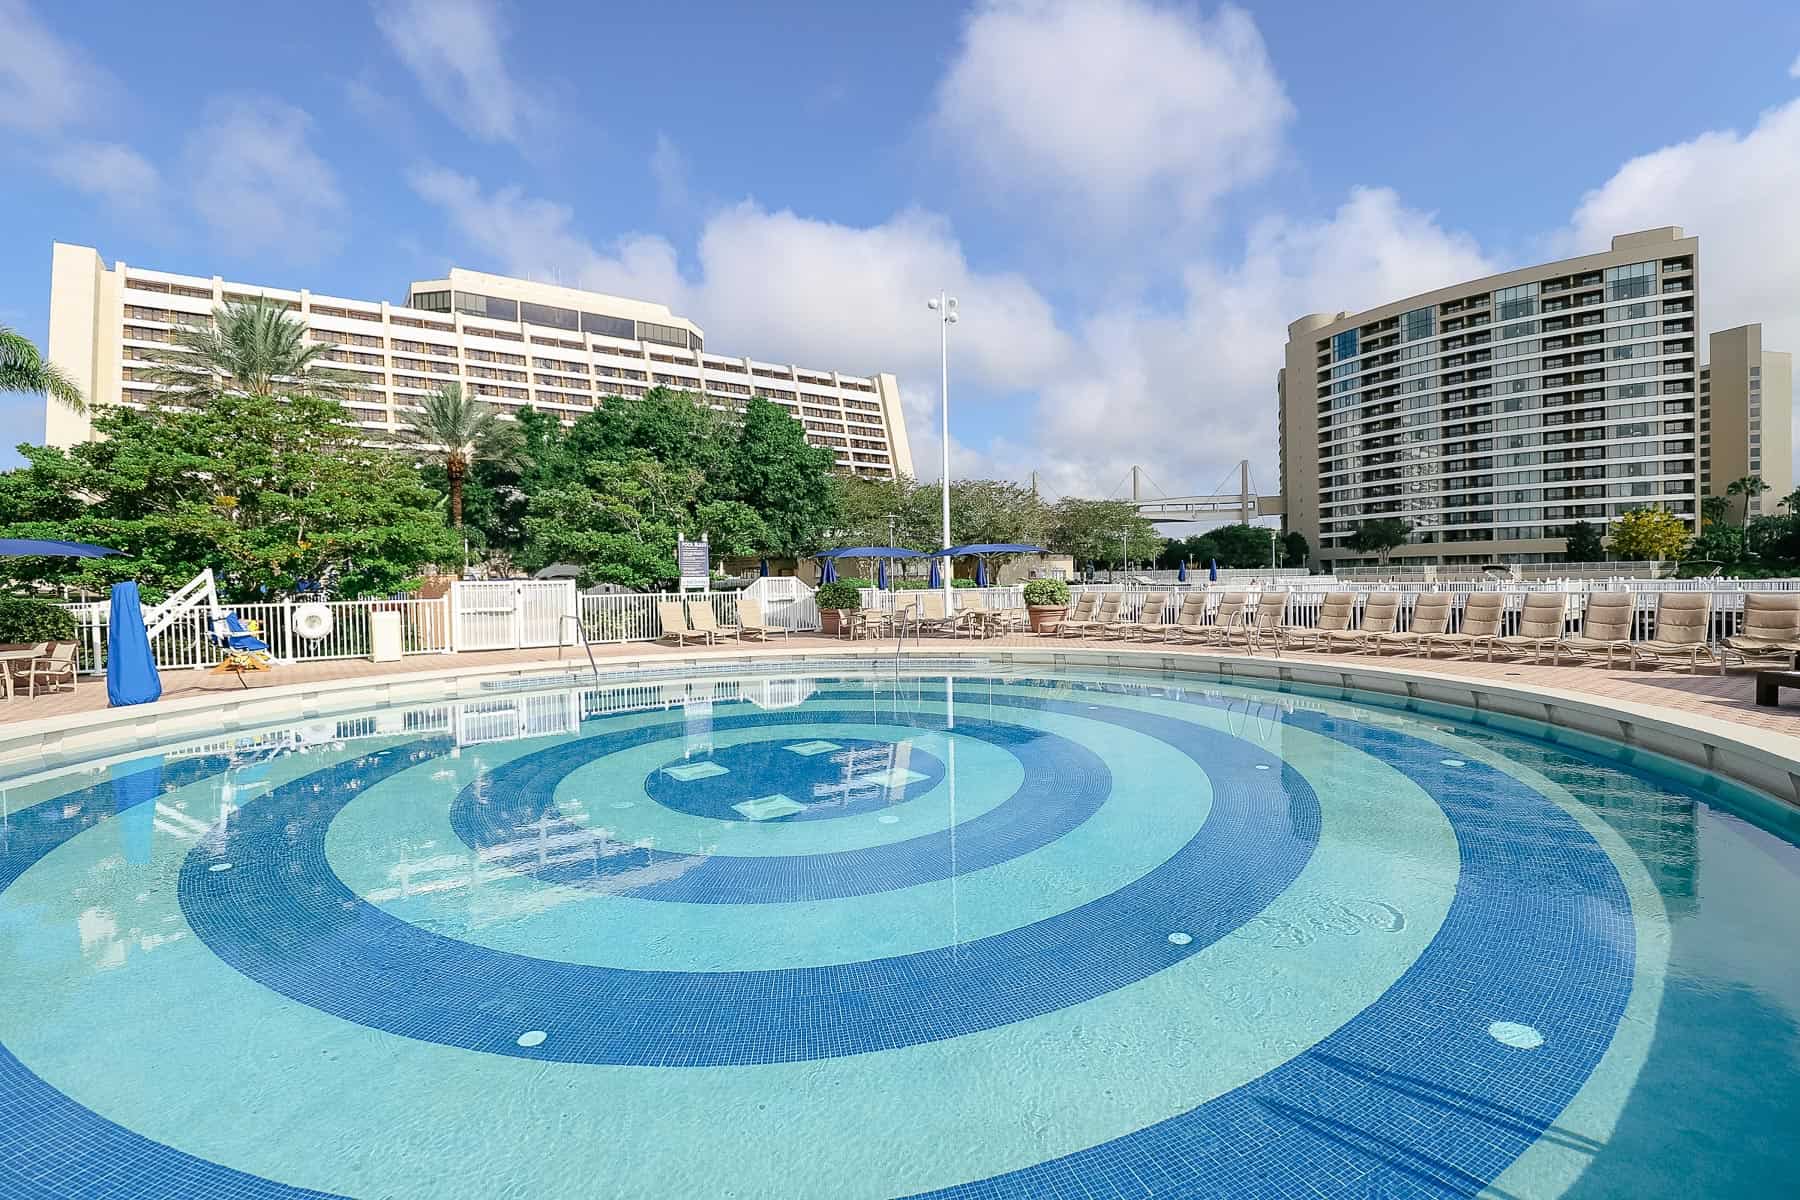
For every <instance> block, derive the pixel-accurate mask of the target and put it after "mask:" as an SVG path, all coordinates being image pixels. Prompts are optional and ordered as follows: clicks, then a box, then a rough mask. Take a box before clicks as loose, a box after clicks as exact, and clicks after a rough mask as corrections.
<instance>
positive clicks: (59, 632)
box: [0, 596, 75, 642]
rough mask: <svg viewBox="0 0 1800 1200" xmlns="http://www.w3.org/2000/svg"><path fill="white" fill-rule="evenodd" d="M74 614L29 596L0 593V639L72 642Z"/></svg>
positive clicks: (0, 640) (1, 640)
mask: <svg viewBox="0 0 1800 1200" xmlns="http://www.w3.org/2000/svg"><path fill="white" fill-rule="evenodd" d="M74 640H75V618H74V616H73V615H71V614H70V613H69V611H68V610H67V609H65V608H61V607H59V606H58V605H55V604H51V603H50V602H49V601H47V600H35V599H33V598H31V597H30V596H0V642H72V641H74Z"/></svg>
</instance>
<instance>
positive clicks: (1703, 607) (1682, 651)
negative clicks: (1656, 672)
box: [1631, 592, 1725, 675]
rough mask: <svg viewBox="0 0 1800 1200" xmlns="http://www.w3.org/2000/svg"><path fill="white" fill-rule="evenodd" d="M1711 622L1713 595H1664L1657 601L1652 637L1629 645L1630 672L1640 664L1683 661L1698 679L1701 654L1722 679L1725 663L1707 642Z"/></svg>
mask: <svg viewBox="0 0 1800 1200" xmlns="http://www.w3.org/2000/svg"><path fill="white" fill-rule="evenodd" d="M1711 622H1712V593H1710V592H1664V593H1663V594H1662V595H1660V596H1658V597H1657V598H1656V628H1655V630H1654V636H1652V637H1650V638H1648V639H1646V640H1645V641H1641V642H1633V643H1631V669H1632V670H1634V671H1635V670H1637V665H1638V662H1639V661H1640V660H1643V661H1647V662H1649V663H1650V664H1651V665H1652V666H1655V665H1657V664H1659V663H1663V662H1671V663H1679V662H1682V661H1683V660H1685V661H1686V662H1687V664H1688V670H1690V671H1692V672H1693V673H1694V674H1696V675H1698V674H1699V673H1700V656H1701V655H1703V654H1704V655H1705V656H1706V657H1707V658H1709V659H1711V660H1712V661H1713V662H1715V663H1717V664H1718V667H1719V674H1721V675H1723V674H1724V673H1725V663H1724V660H1722V659H1720V657H1719V655H1718V652H1717V651H1715V650H1714V649H1713V648H1712V647H1711V646H1710V645H1708V644H1707V641H1706V634H1707V626H1708V625H1709V624H1710V623H1711Z"/></svg>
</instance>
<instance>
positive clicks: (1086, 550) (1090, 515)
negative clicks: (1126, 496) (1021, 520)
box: [1045, 496, 1162, 567]
mask: <svg viewBox="0 0 1800 1200" xmlns="http://www.w3.org/2000/svg"><path fill="white" fill-rule="evenodd" d="M1048 516H1049V521H1048V528H1047V529H1046V533H1045V542H1046V545H1047V546H1048V547H1049V549H1051V550H1053V551H1055V552H1056V553H1058V554H1068V555H1072V556H1073V557H1074V558H1075V561H1076V563H1077V565H1080V564H1082V563H1090V562H1092V563H1101V564H1105V565H1107V566H1113V567H1118V566H1123V565H1124V563H1123V560H1122V558H1121V554H1123V555H1124V556H1125V557H1128V558H1130V559H1131V560H1132V561H1137V562H1152V561H1154V560H1155V558H1156V553H1157V550H1158V549H1159V548H1160V546H1161V544H1162V539H1161V538H1160V537H1159V536H1158V535H1157V532H1156V526H1155V525H1152V524H1151V523H1150V522H1149V521H1146V520H1145V519H1144V518H1143V517H1141V516H1139V515H1138V511H1137V506H1136V505H1135V504H1133V503H1132V502H1131V501H1129V500H1083V499H1080V498H1078V497H1074V496H1065V497H1063V499H1061V500H1059V501H1057V502H1056V504H1055V505H1054V506H1052V508H1051V509H1050V512H1049V514H1048Z"/></svg>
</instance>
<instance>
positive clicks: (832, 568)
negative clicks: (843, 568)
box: [819, 558, 837, 583]
mask: <svg viewBox="0 0 1800 1200" xmlns="http://www.w3.org/2000/svg"><path fill="white" fill-rule="evenodd" d="M819 582H820V583H836V582H837V564H835V563H833V562H832V561H831V560H830V559H829V558H828V559H826V560H825V569H824V570H823V571H821V572H819Z"/></svg>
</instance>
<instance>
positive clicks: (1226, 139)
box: [933, 0, 1292, 229]
mask: <svg viewBox="0 0 1800 1200" xmlns="http://www.w3.org/2000/svg"><path fill="white" fill-rule="evenodd" d="M1291 114H1292V108H1291V106H1290V105H1289V103H1288V100H1287V97H1286V95H1285V93H1284V92H1283V90H1282V87H1281V82H1280V80H1279V79H1277V78H1276V76H1275V73H1274V70H1273V69H1272V68H1271V66H1270V64H1269V59H1268V54H1267V52H1266V50H1265V49H1264V46H1263V41H1262V37H1261V35H1260V34H1259V33H1258V32H1257V29H1256V23H1255V22H1254V21H1253V20H1252V19H1251V18H1250V16H1249V15H1248V14H1246V13H1244V12H1242V11H1240V10H1238V9H1235V8H1231V7H1226V8H1223V9H1221V10H1220V11H1219V13H1218V14H1217V15H1216V16H1215V17H1214V18H1213V19H1211V20H1207V19H1205V18H1204V17H1202V16H1200V15H1199V14H1197V13H1195V12H1193V11H1191V10H1189V9H1187V8H1185V7H1181V8H1177V7H1170V6H1165V5H1161V4H1156V3H1150V2H1148V0H989V2H988V3H986V4H984V5H983V6H982V7H981V8H980V9H978V10H977V11H976V12H975V13H974V14H973V15H972V16H971V17H970V18H969V21H968V24H967V26H966V27H965V29H964V34H963V42H962V45H961V48H960V50H959V52H958V54H957V57H956V59H955V60H954V61H953V62H952V64H951V66H950V69H949V71H948V72H947V74H946V75H945V77H944V79H943V81H942V83H941V84H940V85H939V88H938V94H937V104H936V112H935V115H934V117H933V122H934V125H935V127H936V129H937V130H938V132H939V133H940V134H941V135H943V137H944V138H945V139H946V140H947V141H948V143H949V144H950V145H951V147H952V148H953V149H954V150H955V152H956V153H957V154H958V155H959V156H961V157H962V158H963V159H964V160H965V161H966V162H967V164H968V166H969V168H970V169H971V170H972V171H974V172H975V173H976V174H977V175H978V176H979V177H981V179H982V180H983V181H984V182H985V183H986V184H987V185H988V186H989V187H991V188H992V189H993V190H994V191H995V193H996V194H998V195H1001V196H1012V195H1014V194H1016V193H1024V194H1026V195H1028V196H1030V195H1038V194H1044V195H1049V196H1051V197H1054V198H1056V199H1058V200H1059V201H1061V202H1062V203H1063V204H1064V205H1065V207H1066V208H1067V209H1068V213H1067V215H1068V216H1070V217H1072V218H1077V219H1079V220H1080V221H1081V222H1082V223H1083V224H1084V225H1089V226H1091V225H1093V224H1096V223H1097V224H1100V225H1102V226H1106V227H1111V228H1113V229H1121V228H1123V227H1124V225H1125V224H1126V222H1127V221H1129V220H1131V219H1132V218H1134V217H1138V216H1142V215H1144V214H1147V213H1149V212H1150V211H1152V210H1153V209H1157V208H1163V207H1172V208H1173V210H1174V211H1175V212H1176V213H1177V214H1178V215H1179V216H1180V217H1182V218H1186V219H1191V218H1194V217H1197V216H1199V215H1201V214H1202V213H1203V212H1204V211H1205V209H1206V208H1207V206H1208V205H1209V204H1210V203H1211V201H1213V200H1214V199H1215V198H1217V197H1218V196H1219V195H1221V194H1223V193H1224V192H1226V191H1228V190H1230V189H1231V188H1233V187H1236V186H1238V185H1240V184H1243V183H1245V182H1247V181H1250V180H1254V179H1256V178H1258V177H1260V176H1262V175H1263V174H1265V173H1266V172H1267V171H1268V170H1269V169H1270V168H1271V167H1272V166H1273V165H1274V164H1275V162H1276V160H1277V158H1278V157H1279V154H1280V150H1281V130H1282V127H1283V125H1284V124H1285V123H1286V121H1287V119H1288V118H1289V116H1291Z"/></svg>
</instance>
